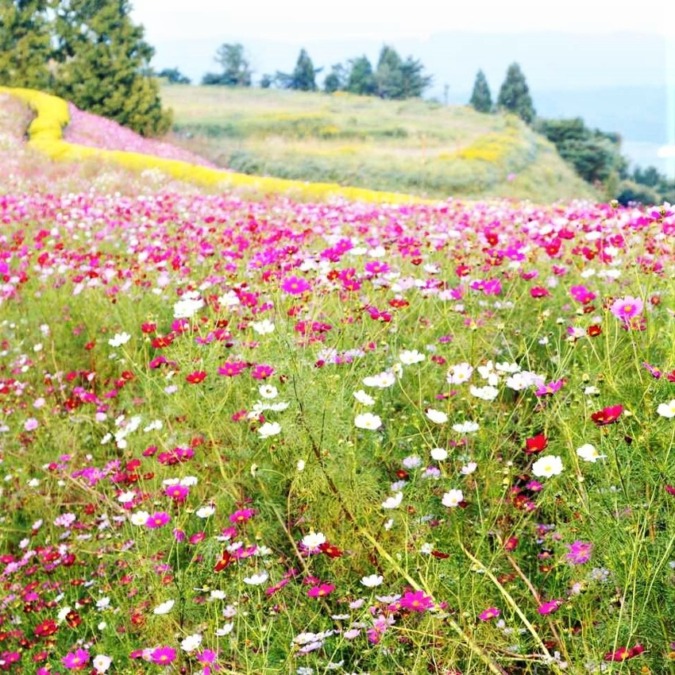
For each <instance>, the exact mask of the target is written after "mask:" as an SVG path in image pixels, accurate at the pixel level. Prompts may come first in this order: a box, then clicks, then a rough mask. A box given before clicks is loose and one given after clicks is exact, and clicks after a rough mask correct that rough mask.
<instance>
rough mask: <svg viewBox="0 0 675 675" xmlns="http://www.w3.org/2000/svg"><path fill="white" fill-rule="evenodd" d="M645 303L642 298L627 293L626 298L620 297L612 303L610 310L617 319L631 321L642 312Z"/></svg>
mask: <svg viewBox="0 0 675 675" xmlns="http://www.w3.org/2000/svg"><path fill="white" fill-rule="evenodd" d="M643 309H644V304H643V302H642V300H640V298H634V297H632V296H630V295H627V296H626V297H625V298H619V299H618V300H615V301H614V302H613V303H612V306H611V307H610V308H609V311H610V312H612V314H614V316H615V317H616V318H617V319H623V321H626V322H629V321H630V320H631V319H633V318H634V317H636V316H638V315H639V314H641V313H642V310H643Z"/></svg>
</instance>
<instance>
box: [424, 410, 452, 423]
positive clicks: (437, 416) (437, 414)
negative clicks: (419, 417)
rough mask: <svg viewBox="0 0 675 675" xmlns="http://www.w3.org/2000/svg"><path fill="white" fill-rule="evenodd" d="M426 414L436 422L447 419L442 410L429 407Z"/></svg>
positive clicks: (444, 421)
mask: <svg viewBox="0 0 675 675" xmlns="http://www.w3.org/2000/svg"><path fill="white" fill-rule="evenodd" d="M426 416H427V417H428V418H429V419H430V420H431V421H432V422H435V423H436V424H445V423H446V422H447V421H448V416H447V415H446V414H445V413H444V412H442V411H440V410H434V409H433V408H429V410H427V412H426Z"/></svg>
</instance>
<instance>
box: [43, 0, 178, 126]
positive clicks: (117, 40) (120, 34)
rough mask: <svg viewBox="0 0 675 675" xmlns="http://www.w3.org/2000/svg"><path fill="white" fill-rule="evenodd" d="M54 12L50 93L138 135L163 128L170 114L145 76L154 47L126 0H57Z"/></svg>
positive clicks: (155, 82)
mask: <svg viewBox="0 0 675 675" xmlns="http://www.w3.org/2000/svg"><path fill="white" fill-rule="evenodd" d="M56 12H57V18H56V38H57V42H58V48H57V56H58V60H59V65H58V69H57V73H56V87H55V88H56V93H57V94H59V95H60V96H62V97H64V98H66V99H68V100H69V101H72V102H73V103H74V104H75V105H76V106H78V107H79V108H82V109H84V110H89V111H91V112H93V113H96V114H98V115H103V116H105V117H109V118H112V119H114V120H116V121H118V122H119V123H120V124H123V125H125V126H127V127H130V128H131V129H134V130H135V131H138V132H139V133H141V134H143V135H147V136H149V135H157V134H161V133H163V132H165V131H166V130H167V129H168V127H169V126H170V124H171V115H170V114H168V113H166V112H164V111H162V105H161V101H160V98H159V85H158V83H157V81H156V80H155V79H154V78H152V76H151V70H150V59H151V58H152V56H153V54H154V49H153V48H152V47H151V46H150V45H149V44H148V43H147V42H145V41H144V40H143V27H142V26H136V25H134V24H133V23H132V21H131V17H130V13H131V6H130V4H129V1H128V0H108V1H107V2H100V1H99V0H61V1H60V2H59V3H58V5H57V7H56Z"/></svg>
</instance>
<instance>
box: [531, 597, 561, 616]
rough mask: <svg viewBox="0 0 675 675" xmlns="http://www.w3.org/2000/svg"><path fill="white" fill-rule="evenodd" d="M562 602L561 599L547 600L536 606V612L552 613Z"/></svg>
mask: <svg viewBox="0 0 675 675" xmlns="http://www.w3.org/2000/svg"><path fill="white" fill-rule="evenodd" d="M562 604H563V601H562V600H549V601H548V602H544V603H542V604H541V605H539V607H537V612H539V614H553V612H557V611H558V610H559V609H560V606H561V605H562Z"/></svg>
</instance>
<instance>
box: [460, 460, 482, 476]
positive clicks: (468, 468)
mask: <svg viewBox="0 0 675 675" xmlns="http://www.w3.org/2000/svg"><path fill="white" fill-rule="evenodd" d="M477 468H478V464H476V462H467V463H466V464H465V465H464V466H463V467H462V468H461V472H462V474H463V475H465V476H470V475H471V474H472V473H473V472H474V471H475V470H476V469H477Z"/></svg>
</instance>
